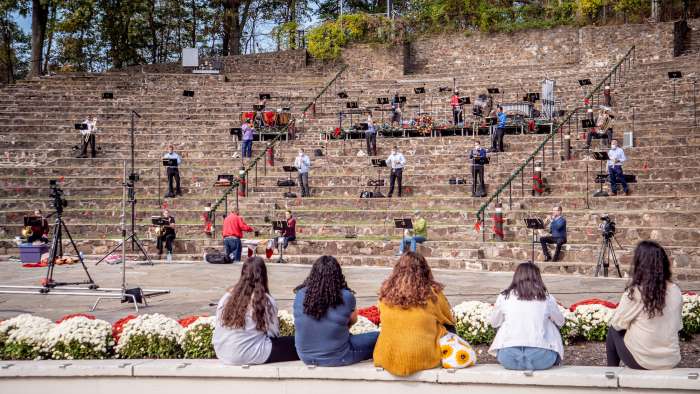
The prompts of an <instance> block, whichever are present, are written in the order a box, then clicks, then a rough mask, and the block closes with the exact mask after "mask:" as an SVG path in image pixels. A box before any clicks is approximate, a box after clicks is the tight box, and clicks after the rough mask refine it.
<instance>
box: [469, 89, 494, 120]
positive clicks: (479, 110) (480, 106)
mask: <svg viewBox="0 0 700 394" xmlns="http://www.w3.org/2000/svg"><path fill="white" fill-rule="evenodd" d="M492 107H493V99H492V98H491V96H488V95H485V94H480V95H479V96H478V97H477V98H476V100H474V106H473V107H472V113H473V114H474V115H475V116H488V115H489V113H490V112H491V108H492Z"/></svg>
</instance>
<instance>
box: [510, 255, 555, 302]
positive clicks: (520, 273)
mask: <svg viewBox="0 0 700 394" xmlns="http://www.w3.org/2000/svg"><path fill="white" fill-rule="evenodd" d="M512 293H514V294H515V296H516V297H518V299H519V300H523V301H532V300H538V301H544V300H546V299H547V294H548V293H547V286H545V285H544V281H543V280H542V275H541V274H540V269H539V267H537V266H536V265H535V263H533V262H532V261H526V262H524V263H520V264H518V267H517V268H516V269H515V273H514V274H513V281H512V282H510V286H508V287H507V288H506V289H505V290H503V291H502V292H501V294H503V295H504V296H505V297H506V298H508V297H509V296H510V295H511V294H512Z"/></svg>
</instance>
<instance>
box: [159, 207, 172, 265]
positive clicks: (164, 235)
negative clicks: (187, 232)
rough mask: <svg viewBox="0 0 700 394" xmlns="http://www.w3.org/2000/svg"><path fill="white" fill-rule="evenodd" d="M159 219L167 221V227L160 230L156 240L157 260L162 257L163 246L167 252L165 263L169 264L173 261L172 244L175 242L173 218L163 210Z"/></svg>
mask: <svg viewBox="0 0 700 394" xmlns="http://www.w3.org/2000/svg"><path fill="white" fill-rule="evenodd" d="M161 217H163V218H164V219H167V221H168V225H166V226H162V227H161V228H160V231H159V234H158V238H157V239H156V248H158V259H159V260H160V258H161V256H162V255H163V246H165V248H166V249H167V250H168V256H167V261H168V262H171V261H172V259H173V242H174V241H175V217H173V216H171V215H170V212H169V211H168V210H167V209H164V210H163V214H162V215H161Z"/></svg>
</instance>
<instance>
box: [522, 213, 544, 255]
mask: <svg viewBox="0 0 700 394" xmlns="http://www.w3.org/2000/svg"><path fill="white" fill-rule="evenodd" d="M525 226H526V227H527V228H529V229H530V230H531V231H532V254H531V259H530V260H531V261H532V262H533V263H534V262H535V242H536V239H537V238H536V234H535V230H544V222H543V221H542V219H540V218H526V219H525Z"/></svg>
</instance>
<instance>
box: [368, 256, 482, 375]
mask: <svg viewBox="0 0 700 394" xmlns="http://www.w3.org/2000/svg"><path fill="white" fill-rule="evenodd" d="M443 288H444V286H443V285H442V284H440V283H438V282H436V281H435V279H433V274H432V272H431V270H430V266H428V263H427V262H426V261H425V258H424V257H423V256H421V255H420V254H417V253H414V252H407V253H405V254H404V255H403V256H401V258H400V259H399V261H398V262H397V263H396V265H394V269H393V271H392V272H391V274H390V275H389V277H388V278H387V279H386V280H385V281H384V283H382V287H381V289H380V290H379V311H380V315H381V317H382V330H381V332H380V334H379V339H378V340H377V347H376V348H375V349H374V364H375V365H376V366H378V367H382V368H384V369H385V370H387V371H389V372H390V373H392V374H394V375H398V376H408V375H411V374H413V373H415V372H418V371H421V370H425V369H431V368H435V367H438V366H440V363H441V361H442V356H443V353H442V350H441V347H440V338H442V337H443V336H444V335H445V334H447V333H448V330H447V327H446V325H447V326H450V327H453V326H454V324H455V319H454V316H453V315H452V309H451V308H450V304H449V302H448V301H447V298H445V295H444V294H443V293H442V289H443ZM472 361H473V360H472ZM465 364H466V360H465Z"/></svg>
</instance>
